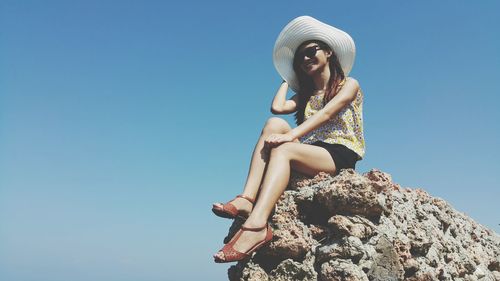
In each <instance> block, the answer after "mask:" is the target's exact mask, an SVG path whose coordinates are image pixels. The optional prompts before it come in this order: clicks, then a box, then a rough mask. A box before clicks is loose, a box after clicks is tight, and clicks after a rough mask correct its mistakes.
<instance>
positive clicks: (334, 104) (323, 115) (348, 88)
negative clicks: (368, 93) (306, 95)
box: [290, 78, 359, 139]
mask: <svg viewBox="0 0 500 281" xmlns="http://www.w3.org/2000/svg"><path fill="white" fill-rule="evenodd" d="M358 90H359V83H358V81H356V80H355V79H354V78H349V79H347V81H346V83H345V85H344V86H343V87H342V89H341V90H340V91H339V92H338V93H337V95H335V96H334V97H333V98H332V99H331V100H330V101H329V102H328V103H327V104H326V105H325V106H324V107H323V108H322V109H321V110H319V111H318V112H316V113H315V114H314V115H313V116H311V117H309V118H308V119H307V120H306V121H304V122H303V123H302V124H300V125H299V126H297V127H296V128H294V129H292V130H291V131H290V134H291V135H292V137H293V138H294V139H298V138H300V137H302V136H304V135H306V134H307V133H309V132H311V131H312V130H314V129H316V128H318V127H320V126H321V125H322V124H323V123H325V122H327V121H328V120H329V119H331V118H333V117H334V116H335V115H337V114H338V113H339V112H340V111H341V110H342V108H344V107H345V106H347V105H348V104H349V103H351V102H352V101H353V100H354V99H355V98H356V94H357V92H358Z"/></svg>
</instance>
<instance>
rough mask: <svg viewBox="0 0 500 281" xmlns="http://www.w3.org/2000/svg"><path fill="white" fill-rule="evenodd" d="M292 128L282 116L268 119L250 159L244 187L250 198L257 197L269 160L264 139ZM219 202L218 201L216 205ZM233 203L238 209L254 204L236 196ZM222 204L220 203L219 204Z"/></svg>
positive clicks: (244, 193) (249, 209)
mask: <svg viewBox="0 0 500 281" xmlns="http://www.w3.org/2000/svg"><path fill="white" fill-rule="evenodd" d="M291 129H292V128H291V127H290V125H288V122H286V121H285V120H284V119H282V118H278V117H271V118H269V119H268V120H267V122H266V124H265V125H264V128H263V129H262V132H261V134H260V137H259V140H258V141H257V144H256V145H255V148H254V150H253V154H252V159H251V161H250V168H249V171H248V176H247V181H246V184H245V187H244V189H243V193H242V194H243V195H246V196H248V197H250V198H256V197H257V193H258V191H259V188H260V185H261V183H262V179H263V176H264V173H265V169H266V165H267V162H268V160H269V152H270V151H269V149H267V148H265V147H264V140H265V139H266V138H267V136H269V135H270V134H276V133H280V134H284V133H286V132H288V131H290V130H291ZM217 204H219V203H216V205H217ZM231 204H233V205H234V206H235V207H236V208H237V209H238V210H245V211H251V209H252V205H251V204H250V202H248V201H247V200H245V199H241V198H236V199H234V200H233V201H232V202H231ZM219 205H220V204H219Z"/></svg>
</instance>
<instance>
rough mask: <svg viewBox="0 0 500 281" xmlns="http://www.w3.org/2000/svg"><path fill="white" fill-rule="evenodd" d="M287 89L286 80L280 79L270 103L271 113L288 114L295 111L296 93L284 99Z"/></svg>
mask: <svg viewBox="0 0 500 281" xmlns="http://www.w3.org/2000/svg"><path fill="white" fill-rule="evenodd" d="M287 91H288V82H286V81H285V80H282V82H281V85H280V87H279V89H278V91H277V92H276V95H275V96H274V99H273V103H272V104H271V112H272V113H273V114H289V113H292V112H295V111H296V108H297V103H298V95H294V96H293V97H292V98H291V99H289V100H286V93H287Z"/></svg>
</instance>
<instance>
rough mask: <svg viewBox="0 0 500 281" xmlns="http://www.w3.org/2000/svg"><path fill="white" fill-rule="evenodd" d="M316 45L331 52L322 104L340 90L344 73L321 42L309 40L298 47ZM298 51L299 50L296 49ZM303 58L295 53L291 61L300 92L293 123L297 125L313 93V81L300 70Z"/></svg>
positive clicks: (333, 55)
mask: <svg viewBox="0 0 500 281" xmlns="http://www.w3.org/2000/svg"><path fill="white" fill-rule="evenodd" d="M312 42H314V43H316V44H318V46H319V47H320V48H321V49H322V50H325V51H331V52H332V55H331V56H330V59H329V61H328V66H329V67H330V79H329V80H328V84H327V86H326V87H327V90H326V93H325V95H324V96H323V104H326V103H328V102H329V101H330V100H331V99H332V98H333V97H334V96H335V95H336V94H337V93H338V91H340V89H341V88H342V87H341V86H340V85H339V84H340V83H341V82H342V81H343V80H344V79H345V75H344V71H343V70H342V67H341V66H340V62H339V60H338V58H337V55H336V54H335V52H334V51H333V50H332V49H331V48H330V46H328V45H327V44H326V43H324V42H323V41H319V40H309V41H305V42H303V43H302V44H301V45H300V46H303V45H306V44H309V43H312ZM297 50H299V48H297ZM302 59H303V58H299V57H297V52H295V55H294V60H293V69H294V70H295V74H296V75H297V78H298V80H299V87H300V90H299V92H298V97H299V99H298V104H297V112H296V113H295V122H296V123H297V125H300V124H302V122H304V110H305V108H306V104H307V102H308V101H309V98H310V97H311V95H312V93H313V91H314V90H315V86H314V81H313V79H312V77H311V76H309V75H307V74H306V73H305V72H304V71H303V70H302V69H301V68H300V64H301V62H302Z"/></svg>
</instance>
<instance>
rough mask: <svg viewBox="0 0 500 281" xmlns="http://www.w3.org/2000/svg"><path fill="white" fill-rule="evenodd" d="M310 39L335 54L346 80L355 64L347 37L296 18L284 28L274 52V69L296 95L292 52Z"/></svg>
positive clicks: (318, 23)
mask: <svg viewBox="0 0 500 281" xmlns="http://www.w3.org/2000/svg"><path fill="white" fill-rule="evenodd" d="M309 40H320V41H323V42H324V43H326V44H327V45H328V46H330V48H331V49H332V50H333V51H334V52H335V54H336V55H337V57H338V59H339V62H340V65H341V67H342V70H343V71H344V75H345V76H346V77H347V76H348V74H349V72H350V71H351V69H352V66H353V64H354V57H355V54H356V47H355V45H354V40H353V39H352V38H351V36H350V35H349V34H347V33H346V32H344V31H342V30H340V29H338V28H335V27H333V26H331V25H328V24H325V23H323V22H321V21H319V20H317V19H315V18H312V17H310V16H300V17H297V18H295V19H293V20H292V21H291V22H289V23H288V24H287V25H286V26H285V27H284V28H283V30H282V31H281V33H280V34H279V36H278V39H276V42H275V44H274V50H273V63H274V66H275V67H276V70H277V71H278V73H279V74H280V75H281V77H282V78H283V79H284V80H285V81H287V83H288V84H289V85H290V88H292V90H293V91H295V92H298V91H299V90H300V86H299V82H298V79H297V76H296V74H295V71H294V69H293V59H294V56H295V51H296V50H297V48H298V47H299V46H300V45H301V44H302V43H303V42H305V41H309Z"/></svg>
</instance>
